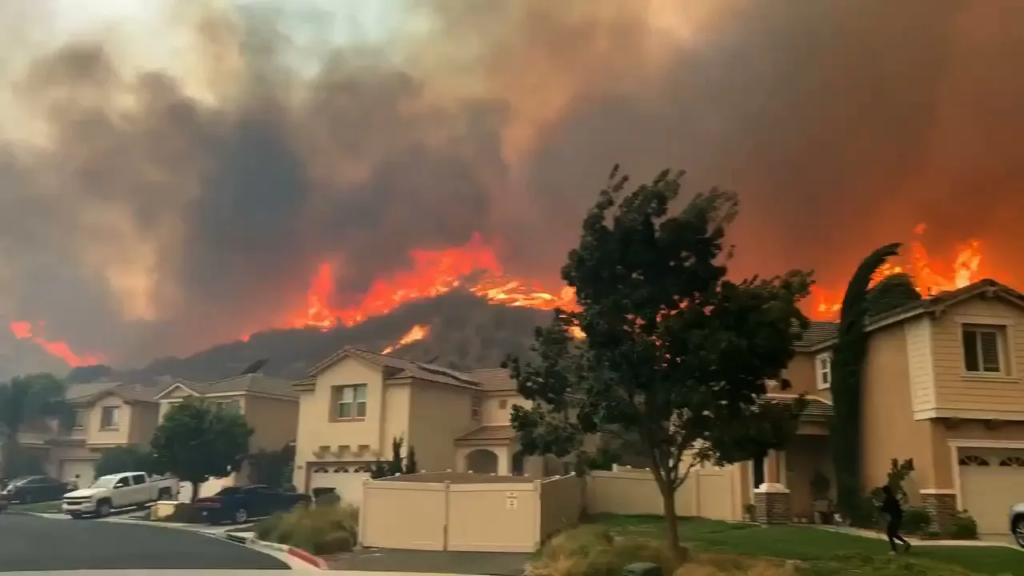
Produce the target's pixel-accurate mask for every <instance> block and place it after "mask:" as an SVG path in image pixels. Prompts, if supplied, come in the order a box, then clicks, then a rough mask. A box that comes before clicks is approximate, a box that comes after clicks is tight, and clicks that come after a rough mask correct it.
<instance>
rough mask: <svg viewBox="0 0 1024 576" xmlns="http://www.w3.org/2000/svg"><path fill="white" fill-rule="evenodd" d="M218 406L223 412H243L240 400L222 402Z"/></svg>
mask: <svg viewBox="0 0 1024 576" xmlns="http://www.w3.org/2000/svg"><path fill="white" fill-rule="evenodd" d="M217 406H218V407H219V408H220V409H221V410H224V411H226V412H231V413H233V414H241V412H242V403H241V402H239V401H238V400H221V401H219V402H217Z"/></svg>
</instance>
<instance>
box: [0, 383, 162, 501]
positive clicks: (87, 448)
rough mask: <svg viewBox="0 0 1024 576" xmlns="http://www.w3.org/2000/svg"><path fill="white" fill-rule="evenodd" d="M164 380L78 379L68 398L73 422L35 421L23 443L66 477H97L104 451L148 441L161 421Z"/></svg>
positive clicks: (55, 472) (54, 473) (84, 480)
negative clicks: (160, 396) (95, 472)
mask: <svg viewBox="0 0 1024 576" xmlns="http://www.w3.org/2000/svg"><path fill="white" fill-rule="evenodd" d="M166 387H167V386H166V384H164V385H158V384H153V385H141V384H122V383H117V382H96V383H90V384H73V385H71V386H70V387H69V388H68V391H67V395H66V400H67V402H68V403H69V404H70V405H71V408H72V410H73V411H74V419H73V426H72V427H71V428H64V427H62V426H60V425H59V424H58V423H57V422H56V421H54V420H47V421H41V422H34V423H31V424H29V425H28V426H26V427H25V429H24V431H22V432H21V433H20V434H19V442H20V444H21V445H22V447H24V448H25V449H26V450H28V451H30V452H31V453H32V454H33V455H34V456H35V457H37V458H38V459H39V461H40V462H42V463H43V467H44V468H45V470H46V472H47V473H48V474H50V475H52V476H54V477H56V478H60V479H61V480H66V481H71V480H77V481H78V483H79V484H80V485H83V486H84V485H88V484H90V483H92V481H93V467H94V466H95V464H96V461H97V460H99V458H100V455H101V454H102V451H103V450H105V449H109V448H114V447H117V446H125V445H129V444H148V443H149V439H150V438H151V437H152V436H153V431H154V430H155V429H156V425H157V422H158V413H159V406H158V404H157V402H156V401H155V397H156V395H157V394H159V393H160V392H161V391H162V390H163V389H164V388H166Z"/></svg>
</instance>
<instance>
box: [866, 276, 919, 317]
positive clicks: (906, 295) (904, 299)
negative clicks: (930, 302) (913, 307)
mask: <svg viewBox="0 0 1024 576" xmlns="http://www.w3.org/2000/svg"><path fill="white" fill-rule="evenodd" d="M920 299H921V293H920V292H918V291H917V288H916V287H915V286H914V279H913V278H911V277H910V275H909V274H904V273H900V274H893V275H891V276H886V277H885V278H883V279H882V280H881V281H879V282H878V283H877V284H875V285H874V286H873V287H871V289H869V290H868V294H867V306H868V315H869V316H875V315H877V314H884V313H886V312H889V311H890V310H895V309H897V308H900V307H902V306H905V305H907V304H910V303H912V302H917V301H918V300H920Z"/></svg>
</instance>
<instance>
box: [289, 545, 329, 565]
mask: <svg viewBox="0 0 1024 576" xmlns="http://www.w3.org/2000/svg"><path fill="white" fill-rule="evenodd" d="M288 555H289V556H294V557H295V558H298V559H299V560H302V561H303V562H305V563H307V564H312V565H313V566H316V567H317V568H319V569H321V570H327V562H325V561H324V559H323V558H320V557H319V556H314V555H312V554H310V553H309V552H306V551H305V550H302V549H301V548H294V547H291V546H289V547H288Z"/></svg>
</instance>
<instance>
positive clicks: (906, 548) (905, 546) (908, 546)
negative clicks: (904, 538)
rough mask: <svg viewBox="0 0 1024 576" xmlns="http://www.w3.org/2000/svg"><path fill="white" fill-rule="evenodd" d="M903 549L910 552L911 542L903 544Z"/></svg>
mask: <svg viewBox="0 0 1024 576" xmlns="http://www.w3.org/2000/svg"><path fill="white" fill-rule="evenodd" d="M903 551H904V552H910V542H907V543H906V544H904V545H903Z"/></svg>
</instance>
